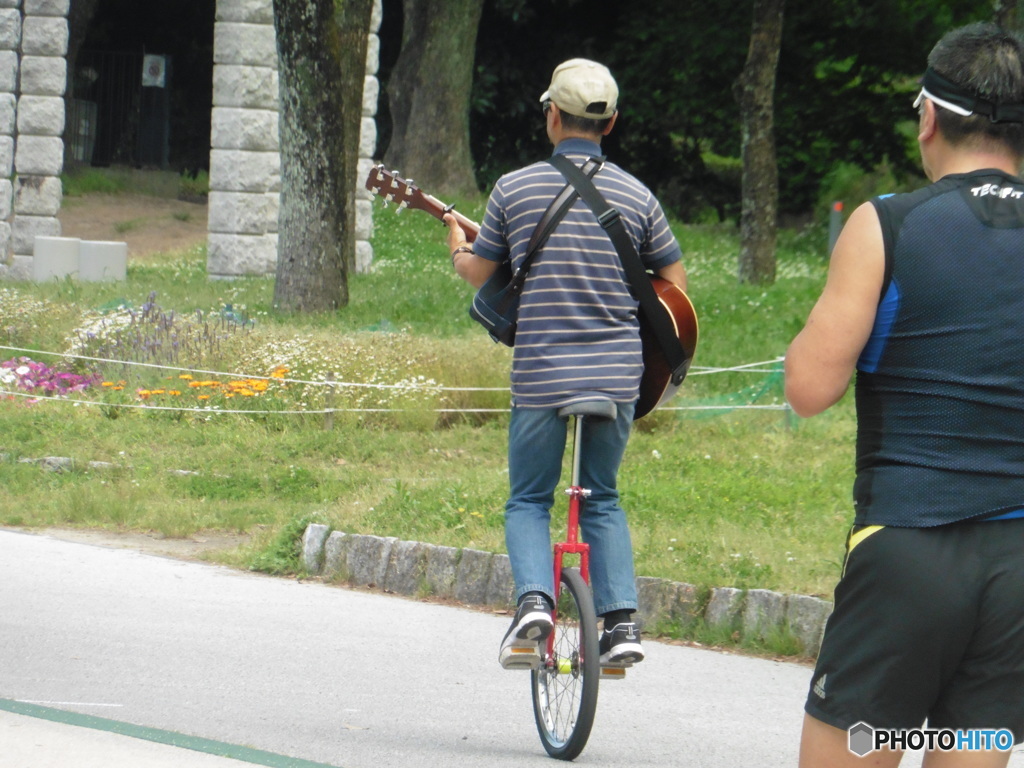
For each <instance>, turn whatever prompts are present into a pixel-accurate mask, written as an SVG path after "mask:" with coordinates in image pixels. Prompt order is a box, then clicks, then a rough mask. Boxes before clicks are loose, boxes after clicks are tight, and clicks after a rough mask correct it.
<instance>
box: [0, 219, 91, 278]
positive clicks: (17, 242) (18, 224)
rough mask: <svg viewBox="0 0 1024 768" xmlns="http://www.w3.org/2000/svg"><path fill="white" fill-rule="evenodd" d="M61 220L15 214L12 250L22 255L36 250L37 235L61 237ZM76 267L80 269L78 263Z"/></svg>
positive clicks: (30, 253)
mask: <svg viewBox="0 0 1024 768" xmlns="http://www.w3.org/2000/svg"><path fill="white" fill-rule="evenodd" d="M60 235H61V229H60V221H59V220H58V219H57V218H55V217H53V216H23V215H20V214H15V216H14V223H13V224H12V225H11V250H12V251H14V253H17V254H19V255H22V256H31V255H32V254H33V253H34V252H35V246H36V238H37V237H60ZM75 269H76V270H77V269H78V265H77V263H76V265H75Z"/></svg>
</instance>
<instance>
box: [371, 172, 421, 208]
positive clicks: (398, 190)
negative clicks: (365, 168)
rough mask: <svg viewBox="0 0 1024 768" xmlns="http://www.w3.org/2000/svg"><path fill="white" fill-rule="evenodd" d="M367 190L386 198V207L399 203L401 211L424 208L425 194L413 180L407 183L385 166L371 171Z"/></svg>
mask: <svg viewBox="0 0 1024 768" xmlns="http://www.w3.org/2000/svg"><path fill="white" fill-rule="evenodd" d="M366 188H367V189H368V190H370V191H371V192H372V193H373V194H375V195H378V196H379V197H382V198H384V204H385V205H387V204H388V203H397V204H398V210H399V211H401V210H403V209H404V208H423V192H422V191H421V190H420V188H419V187H417V186H416V185H415V184H414V183H413V181H412V179H409V180H408V181H407V180H405V179H403V178H402V177H401V176H399V175H398V171H388V170H386V169H385V168H384V166H383V165H376V166H374V167H373V168H372V169H370V175H369V176H367V177H366Z"/></svg>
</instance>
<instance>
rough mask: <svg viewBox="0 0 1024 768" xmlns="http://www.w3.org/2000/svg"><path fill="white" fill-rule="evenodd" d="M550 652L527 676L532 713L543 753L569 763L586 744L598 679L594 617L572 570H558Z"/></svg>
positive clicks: (584, 585)
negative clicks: (531, 694)
mask: <svg viewBox="0 0 1024 768" xmlns="http://www.w3.org/2000/svg"><path fill="white" fill-rule="evenodd" d="M561 582H562V590H561V595H560V596H559V599H558V608H557V612H556V619H555V630H554V632H555V638H554V646H553V651H552V654H551V655H550V656H549V657H545V658H544V660H543V661H542V663H541V665H540V667H539V668H538V669H535V670H534V671H533V673H532V675H531V685H532V686H533V714H534V718H535V719H536V721H537V731H538V732H539V733H540V740H541V742H542V743H543V744H544V749H546V750H547V752H548V754H549V755H551V756H552V757H555V758H558V759H560V760H572V759H574V758H575V757H576V756H577V755H579V753H580V752H582V751H583V747H585V746H586V744H587V739H588V738H590V729H591V727H593V725H594V713H595V712H596V710H597V686H598V681H599V680H600V677H601V665H600V656H601V654H600V651H599V650H598V645H597V644H598V635H597V615H596V613H595V611H594V598H593V596H592V595H591V592H590V587H589V586H587V583H586V582H585V581H584V580H583V577H582V576H581V575H580V572H579V571H578V570H577V569H576V568H563V569H562V574H561Z"/></svg>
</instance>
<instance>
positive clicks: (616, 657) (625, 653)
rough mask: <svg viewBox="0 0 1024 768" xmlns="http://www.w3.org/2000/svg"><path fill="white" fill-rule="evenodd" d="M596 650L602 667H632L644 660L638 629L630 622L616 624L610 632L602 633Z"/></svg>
mask: <svg viewBox="0 0 1024 768" xmlns="http://www.w3.org/2000/svg"><path fill="white" fill-rule="evenodd" d="M598 648H599V649H600V651H601V664H602V665H610V666H632V665H633V664H636V663H637V662H639V661H643V660H644V649H643V648H641V647H640V628H639V627H637V625H636V624H635V623H634V622H632V621H629V622H624V623H622V624H616V625H615V626H614V627H613V628H612V629H611V630H607V629H606V630H605V631H604V632H602V633H601V641H600V642H599V643H598Z"/></svg>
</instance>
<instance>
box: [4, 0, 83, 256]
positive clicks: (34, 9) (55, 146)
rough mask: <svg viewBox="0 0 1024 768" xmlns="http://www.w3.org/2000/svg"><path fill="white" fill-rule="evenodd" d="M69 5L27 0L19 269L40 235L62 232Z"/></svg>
mask: <svg viewBox="0 0 1024 768" xmlns="http://www.w3.org/2000/svg"><path fill="white" fill-rule="evenodd" d="M70 5H71V0H24V8H23V9H24V16H23V19H22V31H21V80H20V87H19V95H18V108H17V120H16V125H15V128H16V140H15V151H14V172H15V178H14V223H13V225H12V230H11V249H12V251H13V252H14V264H13V265H12V271H13V272H15V273H17V272H20V271H21V267H22V265H24V264H25V263H26V262H27V263H31V259H32V254H33V252H34V249H35V240H36V237H37V236H40V235H41V236H45V237H59V236H60V234H61V228H60V221H58V220H57V212H58V211H59V210H60V204H61V198H62V196H63V191H62V187H61V181H60V174H61V171H62V170H63V169H64V140H63V138H62V136H63V134H64V91H65V89H66V88H67V59H66V58H65V56H66V55H67V51H68V19H67V15H68V9H69V7H70Z"/></svg>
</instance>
